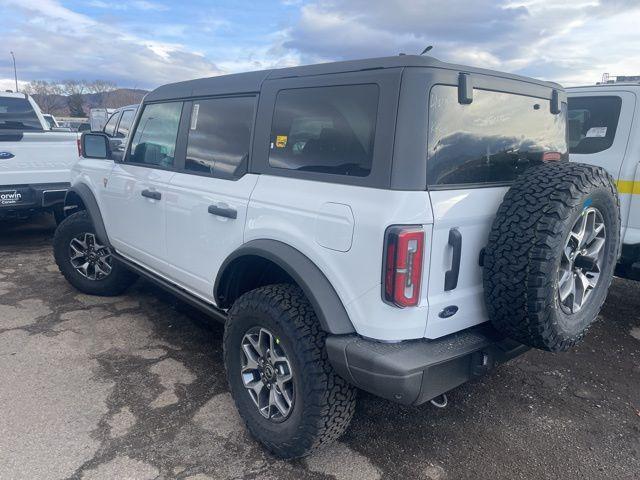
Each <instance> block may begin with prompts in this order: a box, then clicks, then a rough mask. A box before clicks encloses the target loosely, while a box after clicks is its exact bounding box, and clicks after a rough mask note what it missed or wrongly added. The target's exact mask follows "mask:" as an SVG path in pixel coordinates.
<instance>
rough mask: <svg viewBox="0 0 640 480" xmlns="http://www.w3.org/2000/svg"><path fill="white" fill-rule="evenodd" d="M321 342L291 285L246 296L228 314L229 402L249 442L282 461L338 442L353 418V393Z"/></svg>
mask: <svg viewBox="0 0 640 480" xmlns="http://www.w3.org/2000/svg"><path fill="white" fill-rule="evenodd" d="M325 339H326V333H325V332H323V331H322V330H321V328H320V324H319V322H318V319H317V317H316V315H315V313H314V311H313V308H312V307H311V305H310V304H309V302H308V300H307V299H306V297H305V296H304V294H303V293H302V291H301V290H300V289H299V288H298V287H296V286H294V285H270V286H266V287H261V288H258V289H256V290H253V291H251V292H248V293H246V294H244V295H243V296H241V297H240V298H239V299H238V300H237V301H236V302H235V303H234V305H233V307H232V308H231V310H230V312H229V320H228V321H227V324H226V329H225V334H224V360H225V366H226V369H227V377H228V380H229V385H230V388H231V394H232V396H233V398H234V400H235V403H236V406H237V408H238V411H239V413H240V416H241V417H242V418H243V419H244V421H245V423H246V425H247V428H248V429H249V431H250V432H251V434H252V435H253V436H254V437H255V438H256V439H257V440H258V441H259V442H261V443H262V444H263V445H264V446H265V447H266V448H267V449H268V450H269V451H270V452H272V453H273V454H274V455H276V456H278V457H280V458H296V457H302V456H305V455H308V454H309V453H311V452H312V451H313V450H315V449H316V448H318V447H320V446H321V445H324V444H327V443H329V442H331V441H333V440H335V439H337V438H338V437H339V436H340V435H341V434H342V433H343V432H344V431H345V429H346V428H347V426H348V425H349V422H350V421H351V417H352V416H353V412H354V409H355V395H356V391H355V389H354V388H353V387H352V386H351V385H350V384H348V383H347V382H346V381H345V380H343V379H342V378H341V377H339V376H338V375H337V374H336V373H335V371H334V370H333V367H332V366H331V364H330V363H329V360H328V358H327V353H326V350H325V345H324V343H325Z"/></svg>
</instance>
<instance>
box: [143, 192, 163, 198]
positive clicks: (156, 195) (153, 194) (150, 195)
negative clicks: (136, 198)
mask: <svg viewBox="0 0 640 480" xmlns="http://www.w3.org/2000/svg"><path fill="white" fill-rule="evenodd" d="M141 195H142V196H143V197H147V198H151V199H153V200H160V199H161V198H162V194H161V193H160V192H156V191H155V190H142V192H141Z"/></svg>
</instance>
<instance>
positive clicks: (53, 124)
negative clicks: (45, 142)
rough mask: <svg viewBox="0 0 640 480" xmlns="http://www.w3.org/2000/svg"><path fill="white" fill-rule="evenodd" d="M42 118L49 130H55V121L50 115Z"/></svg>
mask: <svg viewBox="0 0 640 480" xmlns="http://www.w3.org/2000/svg"><path fill="white" fill-rule="evenodd" d="M43 116H44V119H45V120H46V121H47V123H48V124H49V128H55V127H56V126H57V125H56V122H55V120H54V119H53V117H52V116H51V115H43Z"/></svg>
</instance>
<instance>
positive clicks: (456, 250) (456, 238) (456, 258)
mask: <svg viewBox="0 0 640 480" xmlns="http://www.w3.org/2000/svg"><path fill="white" fill-rule="evenodd" d="M449 245H451V247H452V248H453V258H452V259H451V270H447V272H446V273H445V274H444V291H445V292H448V291H449V290H453V289H454V288H456V287H457V286H458V275H460V257H461V255H462V234H461V233H460V230H458V229H457V228H452V229H451V230H449Z"/></svg>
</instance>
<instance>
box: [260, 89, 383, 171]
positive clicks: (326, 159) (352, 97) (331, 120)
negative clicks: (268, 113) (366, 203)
mask: <svg viewBox="0 0 640 480" xmlns="http://www.w3.org/2000/svg"><path fill="white" fill-rule="evenodd" d="M378 97H379V88H378V86H377V85H346V86H336V87H315V88H299V89H295V90H283V91H281V92H280V93H279V94H278V97H277V99H276V106H275V112H274V117H273V124H272V127H271V146H270V154H269V165H270V166H272V167H275V168H283V169H288V170H298V171H307V172H321V173H328V174H334V175H349V176H355V177H366V176H367V175H369V173H370V172H371V164H372V160H373V142H374V136H375V126H376V117H377V112H378Z"/></svg>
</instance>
